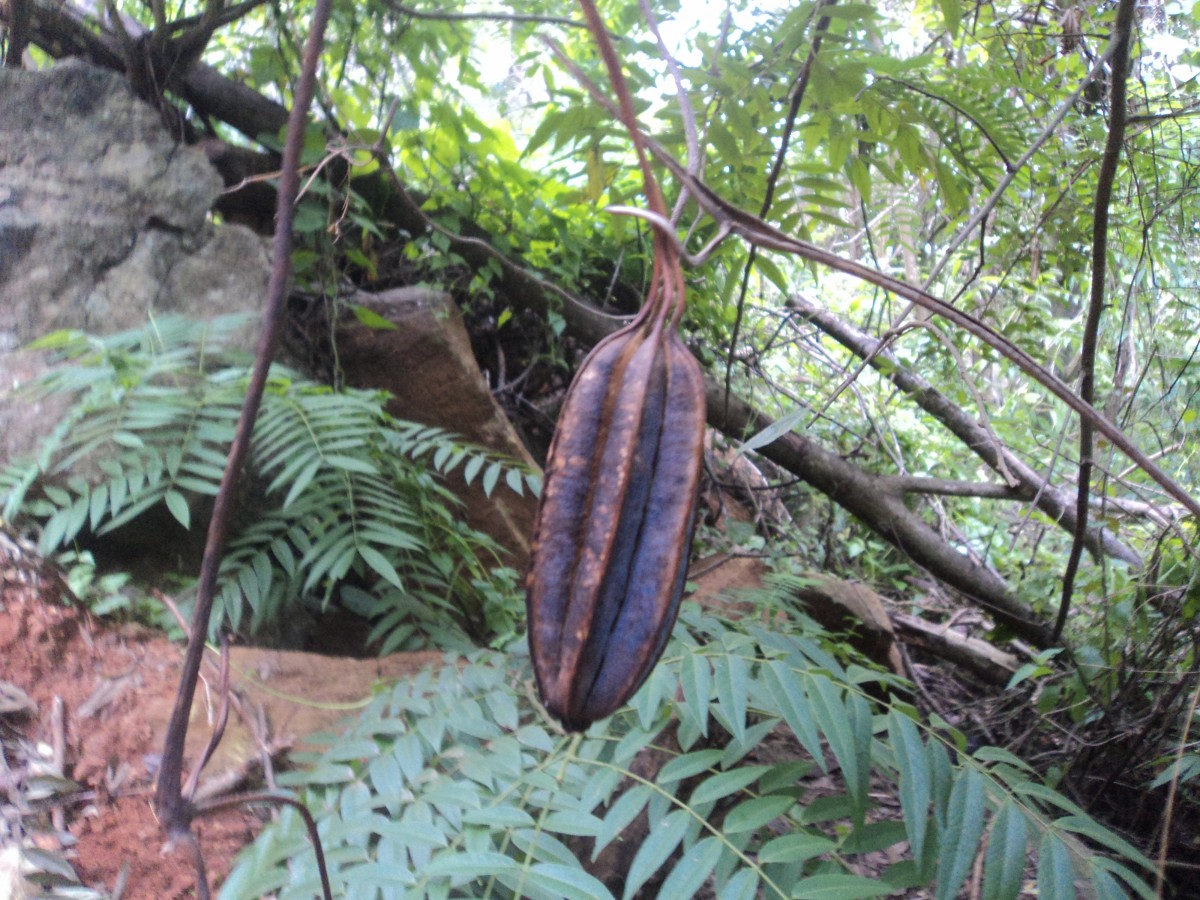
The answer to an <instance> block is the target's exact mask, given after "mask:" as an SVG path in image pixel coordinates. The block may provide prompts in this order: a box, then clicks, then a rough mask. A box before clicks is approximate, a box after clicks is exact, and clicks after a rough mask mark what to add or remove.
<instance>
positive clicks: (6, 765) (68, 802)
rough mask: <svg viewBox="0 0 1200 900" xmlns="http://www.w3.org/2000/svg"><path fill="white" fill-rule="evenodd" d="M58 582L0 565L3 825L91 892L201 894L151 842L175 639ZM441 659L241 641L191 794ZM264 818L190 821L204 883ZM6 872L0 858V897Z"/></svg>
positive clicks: (224, 781) (165, 896) (205, 703)
mask: <svg viewBox="0 0 1200 900" xmlns="http://www.w3.org/2000/svg"><path fill="white" fill-rule="evenodd" d="M0 560H2V557H0ZM63 594H64V589H63V586H62V585H61V583H60V582H59V581H58V579H57V576H56V575H55V574H54V573H53V572H46V571H42V572H41V573H40V574H38V573H35V572H30V571H26V572H15V571H13V570H12V568H11V567H3V566H0V696H8V695H9V694H11V695H12V696H13V697H16V698H17V699H16V700H12V699H11V698H10V700H9V702H8V703H7V704H5V705H4V706H3V708H4V709H8V710H10V711H9V712H7V713H6V714H4V715H0V742H2V744H3V751H4V753H3V763H2V764H0V807H3V812H4V813H5V818H6V819H8V820H15V821H13V822H12V823H11V824H10V831H11V832H16V831H17V830H18V829H23V830H24V831H25V834H26V835H27V836H29V837H31V838H32V840H33V844H34V846H35V847H36V849H37V850H40V851H43V852H44V853H45V854H47V855H48V858H55V857H57V858H60V859H65V860H66V862H67V863H69V864H70V866H71V867H72V868H73V869H74V870H75V872H76V873H77V875H78V876H79V878H80V880H81V881H82V882H83V883H84V884H85V885H88V886H91V887H94V888H96V889H97V890H100V891H106V892H114V893H115V891H114V889H115V888H117V887H118V886H123V890H122V891H121V896H122V897H124V898H133V900H141V898H146V900H172V898H182V897H191V896H195V894H194V887H195V872H194V870H193V867H192V864H191V862H190V861H189V860H188V859H187V858H186V857H185V856H183V855H182V854H177V853H170V854H164V853H162V852H161V848H162V842H163V839H162V833H161V831H160V830H159V827H158V823H157V821H156V819H155V816H154V811H153V789H154V784H153V781H154V777H155V774H156V772H157V768H158V760H159V757H160V754H161V752H162V746H161V741H162V735H163V733H164V732H165V728H166V721H167V717H168V716H169V713H170V708H171V704H172V702H173V700H174V695H175V691H176V688H177V686H178V680H179V664H180V660H181V658H182V647H181V646H180V645H178V644H173V643H171V642H170V641H168V640H167V639H166V638H165V637H164V636H163V635H162V634H161V633H158V632H153V631H150V630H148V629H145V628H141V627H138V626H133V625H117V626H114V625H111V624H108V623H102V622H98V621H96V620H95V619H93V618H92V617H91V616H90V615H88V614H87V613H86V612H84V611H82V610H80V609H78V608H75V607H71V606H63V605H61V604H60V603H59V598H60V597H62V596H63ZM441 658H442V657H441V654H438V653H417V654H406V655H403V656H397V657H392V658H389V659H387V660H353V659H344V658H336V657H322V656H316V655H313V654H304V653H289V652H282V651H265V650H256V649H250V648H235V650H234V651H233V653H232V656H231V669H232V672H233V675H232V684H233V688H234V693H235V695H236V696H237V697H238V698H239V702H238V704H237V707H236V708H235V710H234V711H233V712H231V713H230V720H229V726H228V728H227V731H226V736H225V739H224V740H223V741H222V744H221V747H220V749H219V751H218V753H217V755H216V756H215V757H214V759H213V760H212V762H211V763H210V764H209V766H208V767H207V768H206V770H205V775H206V779H205V780H203V781H202V782H201V784H200V788H199V792H198V796H204V795H212V794H218V793H224V792H228V791H232V790H236V789H237V788H238V787H239V786H241V785H242V783H243V782H245V781H247V780H249V779H254V780H256V781H260V780H262V779H263V778H264V777H265V778H266V779H267V780H268V781H270V779H271V776H272V774H273V772H272V761H273V760H274V759H275V758H276V757H277V756H279V755H280V754H281V753H283V752H284V751H285V750H287V749H289V748H290V747H292V746H293V745H294V744H295V742H296V739H297V737H298V736H303V735H307V734H310V733H311V732H313V731H317V730H320V729H322V728H327V727H329V726H331V725H333V724H335V723H336V722H338V721H339V720H341V719H342V718H344V717H346V716H347V715H350V714H351V713H352V712H353V711H354V709H355V708H357V706H359V705H360V704H361V703H362V701H363V699H364V698H365V697H367V696H369V695H370V692H371V688H372V686H373V685H374V684H376V683H377V682H378V681H380V680H381V679H383V678H396V677H402V676H404V675H409V674H413V673H414V672H416V671H418V670H419V669H420V668H422V667H424V666H425V665H428V664H429V663H431V662H437V661H439V660H440V659H441ZM202 676H203V677H204V678H205V679H206V683H202V684H201V686H200V689H199V690H198V695H199V696H198V698H197V701H196V704H195V706H194V708H193V717H192V719H193V721H192V724H193V727H192V728H191V730H190V733H189V741H188V743H189V754H188V758H189V759H194V758H195V756H196V754H197V752H198V751H199V749H200V748H201V746H202V745H203V743H205V742H206V741H207V739H208V735H209V727H208V720H209V719H210V718H211V716H212V715H213V712H214V710H213V709H212V707H211V704H210V699H211V697H212V695H213V694H215V687H213V688H212V689H211V690H210V689H209V686H210V685H212V684H213V683H214V672H213V670H212V669H211V668H210V667H207V666H206V668H205V669H204V670H202ZM6 685H7V686H11V687H15V688H16V689H17V691H16V692H13V691H12V690H11V687H5V686H6ZM22 694H23V695H24V696H25V697H27V699H28V701H32V705H33V706H34V707H35V708H33V709H27V710H25V711H22V710H21V709H20V708H19V707H21V706H23V705H24V706H27V707H28V706H29V705H30V704H27V703H26V701H25V699H22V697H21V695H22ZM56 708H58V709H59V710H60V712H59V713H56V712H55V710H56ZM55 774H61V775H62V776H65V778H67V779H70V780H71V781H73V782H74V783H75V784H76V785H78V789H72V788H70V787H69V786H68V785H67V784H66V783H65V782H60V781H58V780H56V779H55V778H54V777H53V776H54V775H55ZM47 785H48V786H49V796H45V797H43V796H42V795H43V794H46V793H47V788H46V786H47ZM39 792H40V793H39ZM35 795H37V797H36V800H35V802H31V801H30V798H31V797H34V796H35ZM262 815H266V813H260V812H258V811H252V810H245V811H228V812H224V813H222V814H220V815H219V816H218V817H215V818H210V819H205V820H203V821H201V822H200V823H198V826H197V830H198V833H199V835H200V839H201V842H202V847H203V849H204V857H205V863H206V865H207V867H208V872H209V877H210V883H212V884H214V885H216V884H220V882H221V880H222V879H223V878H224V875H225V874H226V873H227V872H228V870H229V868H230V865H231V863H232V861H233V859H234V857H235V856H236V855H237V853H238V852H239V851H240V850H241V849H242V848H243V847H244V846H245V845H246V844H247V843H249V842H250V840H252V839H253V837H254V835H255V834H257V832H258V830H259V828H260V827H261V825H262V822H263V819H262V818H261V816H262ZM0 838H3V831H0ZM3 843H4V842H3V840H0V846H2V845H3ZM3 881H4V873H3V872H2V871H0V894H5V889H6V887H7V885H5V884H4V883H3Z"/></svg>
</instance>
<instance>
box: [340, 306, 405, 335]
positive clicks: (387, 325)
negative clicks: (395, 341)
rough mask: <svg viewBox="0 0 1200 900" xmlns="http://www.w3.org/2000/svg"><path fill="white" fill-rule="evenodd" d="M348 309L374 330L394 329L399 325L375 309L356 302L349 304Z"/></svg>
mask: <svg viewBox="0 0 1200 900" xmlns="http://www.w3.org/2000/svg"><path fill="white" fill-rule="evenodd" d="M350 311H351V312H353V313H354V318H356V319H358V321H360V322H362V323H363V324H364V325H366V326H367V327H368V328H370V329H373V330H375V331H395V330H396V329H397V328H398V327H399V326H398V325H396V323H395V322H393V321H391V320H390V319H385V318H384V317H383V316H381V315H380V314H379V313H377V312H375V310H373V309H369V308H368V307H366V306H361V305H359V304H357V303H351V304H350Z"/></svg>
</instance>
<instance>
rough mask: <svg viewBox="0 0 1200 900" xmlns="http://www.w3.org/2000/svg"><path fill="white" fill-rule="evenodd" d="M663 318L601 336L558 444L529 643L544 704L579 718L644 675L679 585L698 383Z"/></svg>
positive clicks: (699, 408) (695, 369)
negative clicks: (605, 336)
mask: <svg viewBox="0 0 1200 900" xmlns="http://www.w3.org/2000/svg"><path fill="white" fill-rule="evenodd" d="M660 309H661V307H660ZM664 319H665V314H664V315H647V316H643V317H639V319H638V321H636V322H635V323H634V324H632V325H630V326H628V327H626V328H624V329H622V330H621V331H618V332H617V333H616V334H613V335H611V336H610V337H608V338H606V339H605V340H603V341H602V342H601V343H600V344H598V345H597V346H596V348H595V349H594V350H593V351H592V352H591V354H590V355H589V356H588V357H587V359H586V360H584V363H583V366H582V367H581V368H580V370H579V372H578V374H577V375H576V377H575V381H574V383H573V384H572V385H571V388H570V390H569V391H568V392H567V397H566V401H565V403H564V405H563V409H562V412H561V414H560V417H559V422H558V428H557V430H556V432H555V437H554V442H553V443H552V445H551V447H550V458H549V460H548V462H547V466H546V481H545V488H544V490H543V494H542V503H541V507H540V509H539V511H538V523H537V531H536V535H535V538H534V548H533V566H532V569H531V571H530V575H529V588H528V595H527V601H526V602H527V609H528V615H529V643H530V650H531V653H532V656H533V666H534V672H535V673H536V675H537V681H538V687H539V689H540V691H541V694H542V699H543V702H544V703H545V705H546V708H547V709H548V710H549V711H550V712H551V713H552V714H553V715H554V716H556V717H557V718H559V719H560V720H562V722H563V724H564V725H565V726H566V727H568V728H571V729H576V730H580V729H583V728H586V727H587V726H588V725H589V724H591V723H592V722H594V721H595V720H597V719H601V718H604V717H605V716H608V715H610V714H611V713H613V712H614V711H615V710H616V709H617V708H618V707H619V706H621V705H622V704H623V703H624V702H625V701H626V700H628V699H629V698H630V697H631V696H632V695H633V693H634V692H635V691H636V690H637V689H638V687H639V686H640V685H641V684H642V682H643V681H645V679H646V676H648V675H649V674H650V670H651V669H652V668H653V667H654V664H655V662H657V661H658V657H659V655H660V654H661V653H662V650H663V647H664V646H665V644H666V640H667V637H668V636H669V634H670V632H671V628H672V626H673V625H674V623H675V616H676V613H677V612H678V610H679V600H680V596H681V594H682V593H683V583H684V576H685V574H686V572H687V559H688V551H689V549H690V547H691V537H692V527H693V524H694V520H695V512H696V497H697V492H698V487H699V481H700V469H701V460H702V452H703V438H704V383H703V378H702V376H701V373H700V367H699V365H698V364H697V363H696V361H695V359H693V358H692V355H691V354H690V353H689V352H688V350H687V348H686V347H685V346H684V345H683V342H682V341H681V340H680V339H679V335H678V334H676V332H675V329H674V328H673V327H670V326H668V325H666V323H665V322H664Z"/></svg>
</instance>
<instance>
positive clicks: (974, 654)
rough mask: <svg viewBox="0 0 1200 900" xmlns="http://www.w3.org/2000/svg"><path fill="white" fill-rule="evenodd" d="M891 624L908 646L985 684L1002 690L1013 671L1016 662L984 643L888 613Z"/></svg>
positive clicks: (912, 617) (910, 617)
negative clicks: (968, 673)
mask: <svg viewBox="0 0 1200 900" xmlns="http://www.w3.org/2000/svg"><path fill="white" fill-rule="evenodd" d="M892 624H893V625H895V627H896V630H897V631H899V632H901V633H902V634H903V635H904V636H905V637H906V638H908V640H909V643H913V644H917V645H919V646H920V647H922V648H923V649H925V650H927V651H929V652H930V653H932V654H933V655H934V656H937V657H940V658H941V659H944V660H947V661H948V662H952V663H954V664H955V665H959V666H962V667H963V668H965V669H968V670H970V671H971V672H974V673H975V674H976V675H978V676H979V677H980V678H982V679H983V680H984V681H986V682H988V683H989V684H994V685H997V686H998V687H1004V686H1005V685H1007V684H1008V682H1009V681H1010V680H1011V679H1012V676H1013V674H1014V673H1015V672H1016V671H1017V666H1018V665H1019V661H1018V660H1017V658H1016V657H1015V656H1013V655H1012V654H1011V653H1005V652H1004V651H1003V650H1001V649H1000V648H999V647H996V646H994V645H993V644H989V643H988V642H987V641H982V640H980V639H979V638H972V637H966V636H964V635H961V634H959V633H958V632H957V631H952V630H951V629H949V628H944V627H943V626H941V625H934V624H933V623H932V622H926V621H925V620H924V619H918V618H917V617H915V616H906V615H904V614H903V613H892Z"/></svg>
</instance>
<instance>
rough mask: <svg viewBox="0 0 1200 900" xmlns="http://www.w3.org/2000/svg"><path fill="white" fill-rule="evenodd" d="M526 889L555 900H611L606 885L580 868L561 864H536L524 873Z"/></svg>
mask: <svg viewBox="0 0 1200 900" xmlns="http://www.w3.org/2000/svg"><path fill="white" fill-rule="evenodd" d="M524 880H525V887H526V888H530V889H539V890H541V891H543V892H545V896H547V897H549V898H554V900H558V898H561V900H606V898H608V900H611V897H612V894H611V893H610V892H609V890H608V888H607V887H605V886H604V883H603V882H601V881H600V880H599V879H597V878H595V877H594V876H592V875H589V874H588V873H587V872H585V871H583V869H580V868H578V867H571V866H569V865H563V864H561V863H549V862H539V863H534V864H533V865H532V866H531V867H530V869H529V871H528V872H526V873H524Z"/></svg>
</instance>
